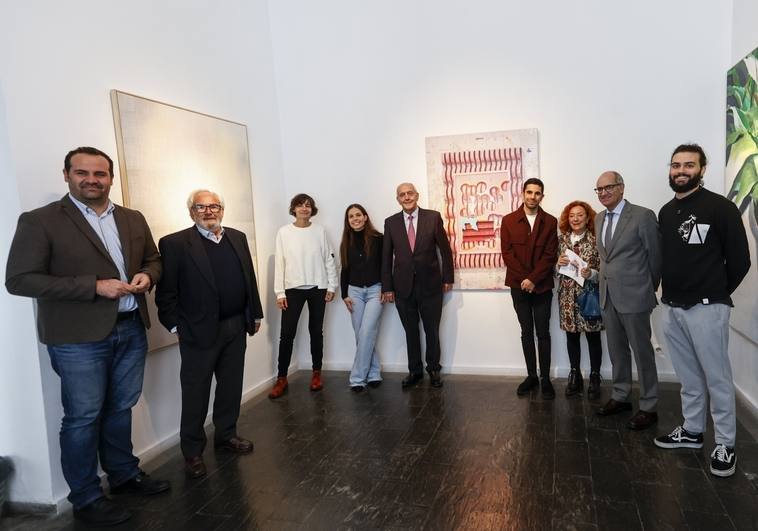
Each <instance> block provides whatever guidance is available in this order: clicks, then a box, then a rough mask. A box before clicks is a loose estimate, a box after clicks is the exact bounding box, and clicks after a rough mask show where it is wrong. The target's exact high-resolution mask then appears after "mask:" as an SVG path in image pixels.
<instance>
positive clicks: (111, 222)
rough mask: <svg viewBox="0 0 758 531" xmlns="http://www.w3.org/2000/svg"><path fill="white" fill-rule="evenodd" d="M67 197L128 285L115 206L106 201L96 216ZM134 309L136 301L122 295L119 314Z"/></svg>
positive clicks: (71, 197) (93, 212) (90, 210)
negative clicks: (101, 243) (114, 214)
mask: <svg viewBox="0 0 758 531" xmlns="http://www.w3.org/2000/svg"><path fill="white" fill-rule="evenodd" d="M68 197H69V199H71V201H72V202H73V203H74V204H75V205H76V208H78V209H79V211H80V212H81V213H82V215H83V216H84V219H86V220H87V223H89V224H90V227H92V229H93V230H94V231H95V234H97V237H98V238H100V241H101V242H103V245H104V246H105V250H106V251H108V254H109V255H110V257H111V260H113V263H114V264H115V265H116V269H118V275H119V277H120V279H121V281H122V282H127V283H128V282H129V279H128V277H127V276H126V264H125V262H124V253H123V251H122V250H121V240H120V239H119V237H118V228H117V227H116V220H115V219H114V217H113V211H114V210H115V209H116V206H115V205H114V204H113V203H112V202H111V201H108V208H106V209H105V212H103V213H102V214H101V215H100V216H98V215H97V213H96V212H95V211H94V210H92V209H91V208H90V207H88V206H87V205H85V204H84V203H82V202H81V201H79V200H78V199H76V198H75V197H74V196H73V195H71V194H70V193H69V194H68ZM136 309H137V300H136V299H135V298H134V295H132V294H131V293H130V294H129V295H123V296H122V297H121V298H120V299H119V300H118V311H119V313H120V312H131V311H132V310H136Z"/></svg>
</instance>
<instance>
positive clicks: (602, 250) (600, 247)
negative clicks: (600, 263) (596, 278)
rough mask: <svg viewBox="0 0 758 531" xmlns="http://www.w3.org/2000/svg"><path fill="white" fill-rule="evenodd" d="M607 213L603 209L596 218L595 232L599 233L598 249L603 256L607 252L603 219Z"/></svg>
mask: <svg viewBox="0 0 758 531" xmlns="http://www.w3.org/2000/svg"><path fill="white" fill-rule="evenodd" d="M605 213H606V211H605V210H603V211H602V212H600V213H598V215H597V217H596V218H595V234H597V235H598V238H597V250H598V252H600V253H602V255H603V256H605V254H606V249H605V245H604V243H603V239H604V238H603V221H604V220H605Z"/></svg>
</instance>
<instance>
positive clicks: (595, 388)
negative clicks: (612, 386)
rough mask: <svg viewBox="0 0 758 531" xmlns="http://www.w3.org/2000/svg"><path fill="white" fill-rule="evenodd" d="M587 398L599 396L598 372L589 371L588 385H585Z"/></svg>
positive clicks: (591, 398)
mask: <svg viewBox="0 0 758 531" xmlns="http://www.w3.org/2000/svg"><path fill="white" fill-rule="evenodd" d="M587 398H589V399H590V400H597V399H598V398H600V373H599V372H591V373H590V385H589V387H587Z"/></svg>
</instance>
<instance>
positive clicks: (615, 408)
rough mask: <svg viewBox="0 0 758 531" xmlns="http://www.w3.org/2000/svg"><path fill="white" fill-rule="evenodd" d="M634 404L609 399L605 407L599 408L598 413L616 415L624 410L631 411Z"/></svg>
mask: <svg viewBox="0 0 758 531" xmlns="http://www.w3.org/2000/svg"><path fill="white" fill-rule="evenodd" d="M631 410H632V404H630V403H629V402H617V401H615V400H614V399H612V398H611V399H610V400H608V402H606V403H605V405H604V406H603V407H601V408H600V409H598V410H597V414H598V415H600V416H601V417H607V416H608V415H615V414H616V413H621V412H622V411H631Z"/></svg>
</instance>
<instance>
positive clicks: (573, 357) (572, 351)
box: [566, 332, 603, 372]
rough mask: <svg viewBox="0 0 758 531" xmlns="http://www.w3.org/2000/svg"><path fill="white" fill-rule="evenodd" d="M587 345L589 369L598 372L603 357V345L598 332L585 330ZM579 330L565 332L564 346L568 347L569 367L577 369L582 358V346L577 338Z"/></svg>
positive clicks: (579, 333) (580, 335)
mask: <svg viewBox="0 0 758 531" xmlns="http://www.w3.org/2000/svg"><path fill="white" fill-rule="evenodd" d="M584 335H585V336H586V337H587V346H588V347H589V351H590V371H592V372H600V362H601V361H602V359H603V346H602V344H601V343H600V332H585V333H584ZM581 337H582V334H581V332H566V347H567V348H568V355H569V362H570V363H571V368H572V369H576V370H577V371H578V370H579V367H580V365H581V358H582V347H581V344H580V343H579V339H580V338H581Z"/></svg>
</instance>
